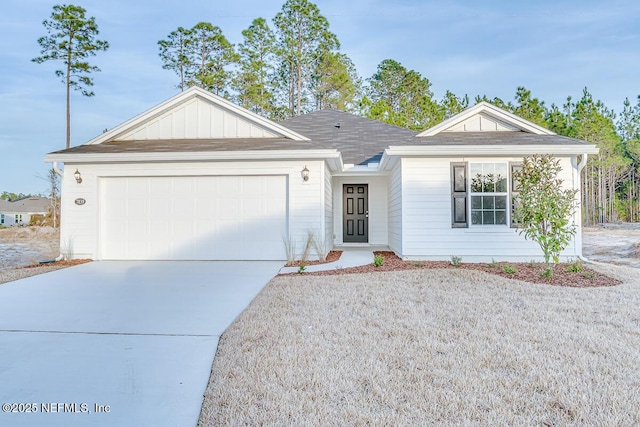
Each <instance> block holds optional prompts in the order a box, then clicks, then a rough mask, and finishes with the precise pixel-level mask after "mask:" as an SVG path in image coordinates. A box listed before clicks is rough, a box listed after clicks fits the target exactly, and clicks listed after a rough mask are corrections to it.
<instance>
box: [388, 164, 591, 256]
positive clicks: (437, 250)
mask: <svg viewBox="0 0 640 427" xmlns="http://www.w3.org/2000/svg"><path fill="white" fill-rule="evenodd" d="M463 161H467V162H470V163H472V162H487V163H490V162H508V161H521V158H509V159H496V158H490V159H474V158H451V159H418V158H415V159H413V158H409V159H403V160H402V183H403V191H402V217H403V229H402V233H403V243H402V255H403V256H404V257H405V258H408V259H439V260H448V259H450V258H451V257H452V256H461V257H462V258H463V259H466V260H467V261H490V260H491V259H492V258H495V259H496V260H512V261H516V260H518V261H528V260H530V259H539V257H540V256H541V255H542V252H541V250H540V247H539V246H538V244H537V243H535V242H533V241H528V240H526V239H525V238H524V236H523V235H520V234H519V233H518V232H517V231H516V229H513V228H509V227H507V226H503V227H500V226H496V227H495V228H492V227H490V226H485V227H483V226H472V225H470V228H452V227H451V182H450V181H451V169H450V163H451V162H463ZM562 168H563V171H562V173H561V177H560V178H561V179H563V180H564V181H565V184H564V185H565V186H566V187H567V188H570V187H571V186H572V185H573V183H574V182H575V175H576V174H575V173H574V172H573V170H572V166H571V162H570V159H569V158H563V159H562ZM391 192H392V191H391ZM390 200H392V199H390ZM390 217H392V215H391V214H390ZM390 236H391V233H390ZM390 240H391V238H390ZM575 248H576V246H575V242H572V243H571V244H570V245H569V247H568V248H567V249H566V250H565V251H564V252H563V256H564V257H567V258H569V257H574V258H575V257H576V256H577V255H578V254H579V252H576V249H575Z"/></svg>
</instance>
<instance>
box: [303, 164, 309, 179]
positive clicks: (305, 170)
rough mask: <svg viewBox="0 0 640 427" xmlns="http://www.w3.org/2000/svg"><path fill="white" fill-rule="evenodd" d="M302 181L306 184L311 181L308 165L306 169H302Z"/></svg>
mask: <svg viewBox="0 0 640 427" xmlns="http://www.w3.org/2000/svg"><path fill="white" fill-rule="evenodd" d="M302 180H303V181H304V182H307V181H309V169H308V168H307V166H306V165H305V166H304V169H302Z"/></svg>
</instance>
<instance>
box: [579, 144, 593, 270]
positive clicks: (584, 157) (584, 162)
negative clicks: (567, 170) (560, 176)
mask: <svg viewBox="0 0 640 427" xmlns="http://www.w3.org/2000/svg"><path fill="white" fill-rule="evenodd" d="M588 158H589V155H588V154H587V153H584V154H583V155H582V158H581V159H580V163H578V165H577V169H578V177H580V173H581V172H582V169H584V167H585V166H586V165H587V160H588ZM580 215H582V214H580ZM580 231H581V232H582V227H580ZM581 242H582V239H581ZM579 258H580V259H581V260H583V261H584V262H590V263H593V261H590V260H588V259H587V258H585V256H584V255H581V256H580V257H579Z"/></svg>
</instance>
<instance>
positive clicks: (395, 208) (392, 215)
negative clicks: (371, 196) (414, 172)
mask: <svg viewBox="0 0 640 427" xmlns="http://www.w3.org/2000/svg"><path fill="white" fill-rule="evenodd" d="M389 248H390V249H391V250H392V251H394V252H396V253H398V254H401V253H402V171H401V168H400V163H398V164H397V165H396V167H395V168H394V169H393V171H392V173H391V176H390V177H389Z"/></svg>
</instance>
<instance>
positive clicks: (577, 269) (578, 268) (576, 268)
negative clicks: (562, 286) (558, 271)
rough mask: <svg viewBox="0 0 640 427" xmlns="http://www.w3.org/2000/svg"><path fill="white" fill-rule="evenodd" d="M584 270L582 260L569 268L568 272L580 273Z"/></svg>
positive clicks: (573, 263)
mask: <svg viewBox="0 0 640 427" xmlns="http://www.w3.org/2000/svg"><path fill="white" fill-rule="evenodd" d="M583 268H584V267H583V265H582V260H581V259H578V260H576V261H575V262H572V263H571V264H569V265H568V266H567V271H568V272H569V273H580V272H581V271H582V269H583Z"/></svg>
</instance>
